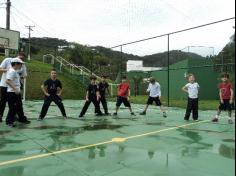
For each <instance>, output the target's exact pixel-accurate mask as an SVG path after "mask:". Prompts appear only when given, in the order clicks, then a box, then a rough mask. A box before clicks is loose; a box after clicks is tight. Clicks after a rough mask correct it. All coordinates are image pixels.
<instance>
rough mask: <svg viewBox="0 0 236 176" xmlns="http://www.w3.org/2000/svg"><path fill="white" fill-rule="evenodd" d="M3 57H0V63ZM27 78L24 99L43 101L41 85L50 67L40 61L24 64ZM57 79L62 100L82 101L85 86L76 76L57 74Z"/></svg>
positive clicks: (47, 76) (47, 75)
mask: <svg viewBox="0 0 236 176" xmlns="http://www.w3.org/2000/svg"><path fill="white" fill-rule="evenodd" d="M2 60H3V57H0V61H2ZM26 65H27V71H28V78H27V82H26V99H43V93H42V91H41V88H40V86H41V84H42V83H43V82H44V81H45V80H46V79H48V78H49V73H50V70H51V69H52V65H49V64H44V63H42V62H40V61H36V60H31V61H30V62H27V63H26ZM58 79H59V80H60V81H61V82H62V85H63V95H62V96H63V99H83V98H84V94H85V86H84V85H83V84H82V82H81V81H80V79H79V78H78V77H77V76H74V75H69V74H66V73H58Z"/></svg>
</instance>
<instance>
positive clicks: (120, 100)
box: [116, 97, 131, 108]
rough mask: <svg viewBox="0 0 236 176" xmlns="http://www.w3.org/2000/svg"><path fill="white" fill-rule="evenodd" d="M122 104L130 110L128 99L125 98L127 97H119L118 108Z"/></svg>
mask: <svg viewBox="0 0 236 176" xmlns="http://www.w3.org/2000/svg"><path fill="white" fill-rule="evenodd" d="M122 103H124V105H125V107H128V108H130V107H131V105H130V102H129V101H128V99H127V98H125V97H117V102H116V106H117V107H120V106H121V104H122Z"/></svg>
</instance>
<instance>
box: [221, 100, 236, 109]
mask: <svg viewBox="0 0 236 176" xmlns="http://www.w3.org/2000/svg"><path fill="white" fill-rule="evenodd" d="M223 101H224V103H221V102H220V106H219V109H220V110H223V111H232V109H233V104H230V100H223Z"/></svg>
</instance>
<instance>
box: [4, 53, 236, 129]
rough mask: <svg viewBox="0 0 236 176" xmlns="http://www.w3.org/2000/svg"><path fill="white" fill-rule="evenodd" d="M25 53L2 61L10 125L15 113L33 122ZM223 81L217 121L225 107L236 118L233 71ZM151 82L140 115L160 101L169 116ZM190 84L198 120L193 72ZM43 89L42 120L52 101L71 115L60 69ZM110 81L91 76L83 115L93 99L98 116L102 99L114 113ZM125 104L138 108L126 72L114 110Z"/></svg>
mask: <svg viewBox="0 0 236 176" xmlns="http://www.w3.org/2000/svg"><path fill="white" fill-rule="evenodd" d="M24 57H25V55H24V54H22V53H19V55H18V57H17V58H6V59H5V60H4V61H3V62H2V63H1V65H0V71H1V72H3V74H2V79H1V85H0V86H1V101H0V122H2V116H3V113H4V109H5V106H6V102H7V101H8V104H9V112H8V115H7V118H6V124H7V125H9V126H11V127H12V126H15V125H14V121H15V116H16V114H17V115H18V121H19V122H22V123H26V124H28V123H30V121H29V120H28V119H27V117H26V116H25V115H24V112H23V105H22V100H21V95H20V79H25V78H26V76H27V72H26V67H25V64H24V62H23V59H24ZM221 80H222V83H221V84H220V85H219V90H220V91H219V95H220V106H219V108H218V112H217V115H216V116H215V118H214V119H213V120H212V121H213V122H218V119H219V115H220V113H221V111H222V110H227V111H228V113H229V119H228V122H229V123H233V121H232V104H233V97H234V92H233V86H232V84H231V83H230V82H229V75H228V74H224V75H223V76H222V78H221ZM149 81H150V83H149V86H148V89H147V92H149V98H148V101H147V103H146V106H145V109H144V111H143V112H142V113H140V115H146V112H147V109H148V107H149V105H151V104H153V102H155V103H156V105H157V106H160V109H161V111H162V113H163V117H165V118H166V117H167V114H166V112H165V110H164V108H163V106H162V103H161V100H160V99H161V86H160V84H159V83H158V82H157V81H156V80H155V79H154V78H150V79H149ZM188 82H189V83H188V84H186V85H185V86H184V87H183V88H182V90H183V91H185V92H187V93H188V104H187V110H186V114H185V118H184V119H185V120H189V118H190V114H191V112H192V116H193V120H195V121H197V120H198V92H199V88H200V86H199V84H198V83H196V82H195V77H194V75H192V74H189V75H188ZM41 88H42V91H43V92H44V94H45V99H44V104H43V107H42V110H41V113H40V115H39V118H38V120H43V119H44V118H45V116H46V114H47V111H48V108H49V106H50V104H51V102H55V104H56V105H57V106H58V107H59V109H60V111H61V113H62V115H63V117H64V118H67V116H66V112H65V108H64V105H63V103H62V99H61V94H62V84H61V82H60V81H59V80H58V79H57V72H56V70H55V69H53V70H52V71H51V76H50V79H48V80H46V81H45V82H44V84H43V85H42V86H41ZM108 88H109V84H108V83H107V81H106V77H105V76H102V80H101V82H100V83H99V84H98V85H97V84H96V77H94V76H92V77H91V82H90V84H89V85H88V87H87V91H86V102H85V105H84V107H83V109H82V111H81V113H80V115H79V118H82V117H84V115H85V113H86V111H87V110H88V107H89V105H90V104H91V103H93V104H94V106H95V114H96V115H97V116H102V115H103V113H102V112H101V109H100V103H102V105H103V109H104V114H105V115H110V114H109V112H108V106H107V100H106V91H108V93H109V89H108ZM122 103H123V104H124V105H125V106H126V107H127V108H128V109H129V110H130V113H131V115H132V116H134V115H135V114H134V112H133V111H132V108H131V104H130V85H129V83H128V81H127V78H126V77H125V76H124V77H123V78H122V82H121V84H120V85H119V86H118V91H117V103H116V110H115V113H114V114H113V115H114V116H117V113H118V111H119V108H120V106H121V104H122Z"/></svg>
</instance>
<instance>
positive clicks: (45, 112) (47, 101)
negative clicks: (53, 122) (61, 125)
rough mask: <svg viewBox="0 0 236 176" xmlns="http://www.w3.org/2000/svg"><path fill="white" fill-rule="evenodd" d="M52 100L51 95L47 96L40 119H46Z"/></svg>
mask: <svg viewBox="0 0 236 176" xmlns="http://www.w3.org/2000/svg"><path fill="white" fill-rule="evenodd" d="M51 102H52V99H51V97H50V96H49V97H47V96H45V99H44V103H43V107H42V110H41V113H40V115H39V118H40V119H44V117H45V116H46V114H47V112H48V108H49V106H50V104H51Z"/></svg>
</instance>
